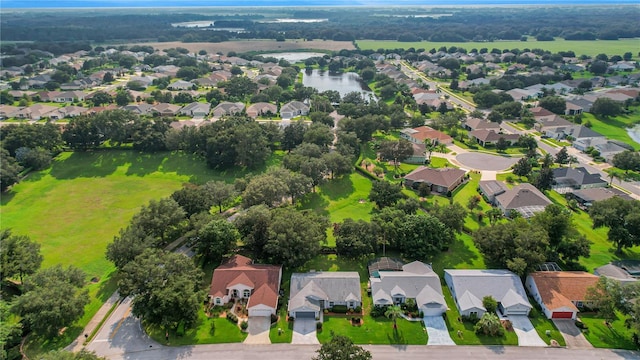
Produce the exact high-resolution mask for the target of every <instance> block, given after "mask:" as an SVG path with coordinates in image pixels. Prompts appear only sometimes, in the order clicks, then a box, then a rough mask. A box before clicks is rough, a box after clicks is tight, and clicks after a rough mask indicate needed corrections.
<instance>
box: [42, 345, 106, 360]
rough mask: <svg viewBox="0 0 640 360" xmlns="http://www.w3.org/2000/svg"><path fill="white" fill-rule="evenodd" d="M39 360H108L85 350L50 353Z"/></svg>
mask: <svg viewBox="0 0 640 360" xmlns="http://www.w3.org/2000/svg"><path fill="white" fill-rule="evenodd" d="M38 359H39V360H107V358H105V357H102V356H98V355H96V353H95V352H93V351H89V350H87V349H85V348H82V350H80V351H78V352H71V351H67V350H55V351H50V352H48V353H46V354H44V355H41V356H40V355H39V357H38Z"/></svg>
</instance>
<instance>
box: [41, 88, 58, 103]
mask: <svg viewBox="0 0 640 360" xmlns="http://www.w3.org/2000/svg"><path fill="white" fill-rule="evenodd" d="M60 94H61V92H60V91H41V92H39V93H38V95H37V96H39V97H40V101H44V102H53V101H55V99H56V97H58V96H59V95H60Z"/></svg>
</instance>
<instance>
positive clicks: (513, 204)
mask: <svg viewBox="0 0 640 360" xmlns="http://www.w3.org/2000/svg"><path fill="white" fill-rule="evenodd" d="M496 200H497V201H498V202H499V203H500V204H501V205H502V207H503V208H505V209H517V208H521V207H525V206H547V205H549V204H551V200H549V199H548V198H547V197H546V196H545V195H544V194H543V193H541V192H540V190H538V189H536V187H535V186H533V185H531V184H528V183H523V184H520V185H516V186H514V187H513V188H512V189H511V190H508V191H506V192H505V193H503V194H500V195H498V196H497V197H496Z"/></svg>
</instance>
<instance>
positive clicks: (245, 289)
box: [209, 255, 282, 317]
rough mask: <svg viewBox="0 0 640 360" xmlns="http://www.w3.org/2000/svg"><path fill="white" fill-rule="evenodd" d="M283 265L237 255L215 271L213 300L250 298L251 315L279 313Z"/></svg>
mask: <svg viewBox="0 0 640 360" xmlns="http://www.w3.org/2000/svg"><path fill="white" fill-rule="evenodd" d="M281 280H282V266H279V265H263V264H254V263H253V260H251V259H249V258H248V257H245V256H242V255H234V256H233V257H232V258H231V259H229V261H227V262H226V263H224V264H222V265H220V266H218V267H217V268H216V269H215V270H214V271H213V278H212V279H211V289H210V290H209V301H210V302H211V303H212V304H213V305H224V304H226V303H228V302H231V301H238V300H243V301H247V310H248V312H249V316H250V317H251V316H271V315H275V314H276V309H277V307H278V295H279V290H280V281H281Z"/></svg>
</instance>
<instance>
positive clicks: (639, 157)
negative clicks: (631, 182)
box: [613, 150, 640, 172]
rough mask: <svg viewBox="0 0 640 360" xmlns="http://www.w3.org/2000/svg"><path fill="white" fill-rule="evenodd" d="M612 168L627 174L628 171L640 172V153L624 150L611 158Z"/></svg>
mask: <svg viewBox="0 0 640 360" xmlns="http://www.w3.org/2000/svg"><path fill="white" fill-rule="evenodd" d="M613 166H615V167H617V168H619V169H622V170H624V171H625V172H629V170H635V171H640V153H638V152H637V151H631V150H626V151H623V152H621V153H617V154H615V155H614V156H613Z"/></svg>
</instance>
